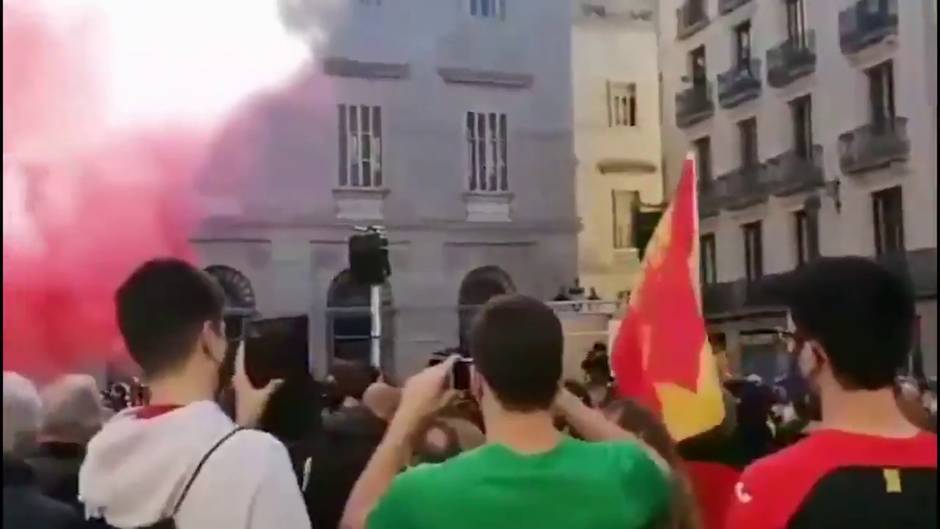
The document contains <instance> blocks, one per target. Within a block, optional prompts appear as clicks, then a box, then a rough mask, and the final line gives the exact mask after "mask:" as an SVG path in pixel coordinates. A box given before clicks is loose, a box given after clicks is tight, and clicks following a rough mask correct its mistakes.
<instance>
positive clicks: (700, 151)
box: [692, 136, 712, 182]
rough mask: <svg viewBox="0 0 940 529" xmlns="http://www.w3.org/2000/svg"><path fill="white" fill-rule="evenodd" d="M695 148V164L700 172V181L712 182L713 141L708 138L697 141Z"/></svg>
mask: <svg viewBox="0 0 940 529" xmlns="http://www.w3.org/2000/svg"><path fill="white" fill-rule="evenodd" d="M692 145H693V146H694V147H695V158H696V160H695V162H696V169H697V170H698V179H699V181H700V182H711V180H712V140H711V138H709V137H708V136H705V137H704V138H699V139H697V140H695V141H694V142H693V144H692Z"/></svg>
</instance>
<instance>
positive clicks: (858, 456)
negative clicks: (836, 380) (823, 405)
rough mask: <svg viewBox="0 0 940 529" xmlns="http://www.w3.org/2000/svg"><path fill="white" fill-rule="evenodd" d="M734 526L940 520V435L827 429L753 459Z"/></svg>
mask: <svg viewBox="0 0 940 529" xmlns="http://www.w3.org/2000/svg"><path fill="white" fill-rule="evenodd" d="M734 493H735V497H734V498H733V499H732V502H731V503H732V505H731V508H730V510H729V513H728V520H727V524H726V527H727V529H807V528H825V529H841V528H843V527H844V528H851V529H867V528H872V529H874V528H878V529H888V528H891V529H894V528H897V529H902V528H903V529H921V528H924V529H926V528H934V527H937V436H936V435H932V434H927V433H923V434H920V435H917V436H916V437H911V438H908V439H890V438H885V437H875V436H868V435H861V434H852V433H847V432H840V431H835V430H821V431H818V432H816V433H813V434H811V435H810V436H809V437H807V438H806V439H804V440H803V441H800V442H799V443H797V444H795V445H793V446H791V447H790V448H787V449H785V450H782V451H781V452H778V453H777V454H775V455H773V456H770V457H767V458H764V459H761V460H760V461H758V462H757V463H755V464H753V465H751V466H750V467H748V469H747V470H746V471H745V472H744V474H743V475H742V477H741V480H740V481H739V482H738V483H737V485H736V486H735V490H734Z"/></svg>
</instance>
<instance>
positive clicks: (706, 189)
mask: <svg viewBox="0 0 940 529" xmlns="http://www.w3.org/2000/svg"><path fill="white" fill-rule="evenodd" d="M724 184H725V182H724V180H699V181H698V216H699V217H700V218H703V219H704V218H708V217H714V216H715V215H717V214H718V212H719V211H721V200H722V198H723V197H724Z"/></svg>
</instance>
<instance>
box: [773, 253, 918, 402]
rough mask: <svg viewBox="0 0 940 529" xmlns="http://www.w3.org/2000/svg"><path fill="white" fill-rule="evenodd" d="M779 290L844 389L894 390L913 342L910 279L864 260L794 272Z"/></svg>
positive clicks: (828, 262) (824, 262) (840, 260)
mask: <svg viewBox="0 0 940 529" xmlns="http://www.w3.org/2000/svg"><path fill="white" fill-rule="evenodd" d="M780 288H781V291H780V295H781V296H782V297H783V299H785V302H786V305H787V307H788V308H789V310H790V317H791V318H792V319H793V323H794V324H795V325H796V330H797V331H798V334H799V335H800V336H801V337H802V338H805V339H811V340H815V341H817V342H819V343H820V344H821V345H822V346H823V347H824V348H825V350H826V353H827V354H828V356H829V361H830V363H831V365H832V370H833V373H834V375H835V377H836V379H837V380H838V382H839V383H840V384H841V385H842V386H843V387H844V388H846V389H848V390H876V389H883V388H889V387H891V385H892V384H893V383H894V377H895V375H896V374H897V371H898V369H899V368H900V367H901V366H903V365H904V362H905V360H906V358H907V355H908V354H909V353H910V350H911V345H912V342H913V336H914V318H915V309H914V293H913V288H912V287H911V284H910V281H909V279H908V278H907V277H904V276H901V275H899V274H896V273H894V272H892V271H889V270H888V269H887V268H885V267H883V266H881V265H880V264H878V263H876V262H874V261H872V260H869V259H865V258H862V257H830V258H821V259H818V260H816V261H814V262H813V263H811V264H809V265H808V266H806V267H805V268H803V269H801V270H798V271H796V272H793V273H792V274H791V275H790V276H789V277H788V278H787V279H785V280H784V282H783V283H782V284H781V285H780Z"/></svg>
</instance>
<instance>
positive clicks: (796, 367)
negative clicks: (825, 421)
mask: <svg viewBox="0 0 940 529" xmlns="http://www.w3.org/2000/svg"><path fill="white" fill-rule="evenodd" d="M804 356H806V357H807V358H803V357H804ZM818 375H819V365H818V363H817V362H816V360H815V358H814V357H813V352H812V350H811V349H810V348H809V346H807V345H804V346H803V349H801V350H800V352H799V354H794V355H793V356H792V360H791V361H790V376H791V378H792V380H793V382H794V383H795V384H794V385H795V386H796V387H795V388H793V390H792V393H791V395H792V396H793V398H794V399H799V400H800V401H801V402H800V406H799V408H800V412H799V413H798V414H797V415H799V416H800V418H801V419H803V420H807V421H819V420H821V418H822V404H821V402H820V400H819V386H818V384H817V382H816V378H817V376H818ZM795 411H796V410H794V412H795Z"/></svg>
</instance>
